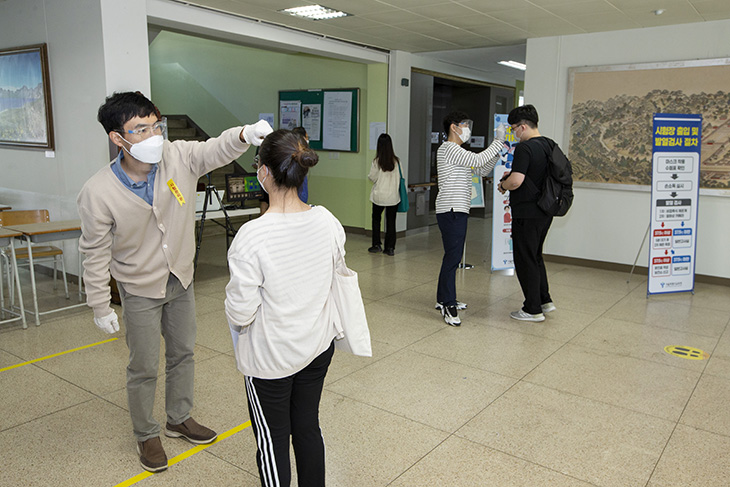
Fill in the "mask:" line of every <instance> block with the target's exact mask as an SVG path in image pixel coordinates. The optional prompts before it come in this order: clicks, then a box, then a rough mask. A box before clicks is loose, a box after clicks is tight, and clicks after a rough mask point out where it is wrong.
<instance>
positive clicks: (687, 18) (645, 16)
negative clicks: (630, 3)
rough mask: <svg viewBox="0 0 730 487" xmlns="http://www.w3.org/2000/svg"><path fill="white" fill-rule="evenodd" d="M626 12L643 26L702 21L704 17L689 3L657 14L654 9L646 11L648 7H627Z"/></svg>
mask: <svg viewBox="0 0 730 487" xmlns="http://www.w3.org/2000/svg"><path fill="white" fill-rule="evenodd" d="M624 12H625V13H626V15H628V16H629V17H630V18H631V19H632V20H634V21H635V22H636V23H637V24H639V25H641V26H642V27H655V26H659V25H674V24H686V23H690V22H701V21H702V17H701V16H700V15H699V14H698V13H697V12H696V11H695V9H694V8H692V7H691V6H689V5H682V6H675V7H674V8H672V9H668V10H667V11H666V12H664V13H663V14H661V15H656V14H654V12H652V11H646V9H626V10H624Z"/></svg>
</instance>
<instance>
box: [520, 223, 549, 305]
mask: <svg viewBox="0 0 730 487" xmlns="http://www.w3.org/2000/svg"><path fill="white" fill-rule="evenodd" d="M552 222H553V217H551V216H546V217H544V218H513V219H512V251H513V255H514V262H515V272H516V273H517V279H518V280H519V281H520V287H522V294H524V295H525V302H524V303H523V306H522V310H523V311H525V312H526V313H530V314H538V313H542V309H541V308H540V305H541V304H544V303H548V302H550V301H552V298H550V290H549V288H548V280H547V272H545V263H544V262H543V260H542V246H543V244H544V243H545V237H547V233H548V230H550V224H551V223H552Z"/></svg>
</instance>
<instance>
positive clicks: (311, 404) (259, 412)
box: [246, 342, 335, 487]
mask: <svg viewBox="0 0 730 487" xmlns="http://www.w3.org/2000/svg"><path fill="white" fill-rule="evenodd" d="M334 353H335V344H334V342H332V344H331V345H330V347H329V348H328V349H327V350H325V351H324V352H323V353H321V354H320V355H319V356H318V357H317V358H315V359H314V360H313V361H312V363H310V364H309V365H307V366H306V367H305V368H304V369H302V370H300V371H299V372H297V373H296V374H294V375H291V376H289V377H284V378H282V379H268V380H267V379H258V378H256V377H248V376H246V394H247V395H248V412H249V414H250V416H251V424H252V426H253V432H254V436H255V437H256V445H257V452H256V463H257V464H258V467H259V475H260V476H261V485H262V486H263V487H289V485H290V484H291V462H290V459H289V438H290V437H291V444H292V445H293V447H294V455H295V456H296V460H297V477H298V479H299V485H300V486H307V487H324V472H325V469H324V456H325V455H324V453H325V449H324V439H323V438H322V432H321V430H320V429H319V400H320V398H321V397H322V387H323V386H324V377H325V375H327V369H328V368H329V365H330V362H331V361H332V355H333V354H334Z"/></svg>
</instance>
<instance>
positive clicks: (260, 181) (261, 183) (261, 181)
mask: <svg viewBox="0 0 730 487" xmlns="http://www.w3.org/2000/svg"><path fill="white" fill-rule="evenodd" d="M260 170H261V168H259V169H258V171H256V180H257V181H258V182H259V186H261V189H263V190H264V193H266V194H268V193H269V192H268V191H266V188H264V181H266V178H268V177H269V175H268V174H267V175H266V176H264V179H263V180H262V179H261V178H259V171H260Z"/></svg>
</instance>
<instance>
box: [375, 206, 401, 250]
mask: <svg viewBox="0 0 730 487" xmlns="http://www.w3.org/2000/svg"><path fill="white" fill-rule="evenodd" d="M383 210H385V247H384V248H385V249H395V216H396V214H397V210H398V205H393V206H378V205H376V204H375V203H373V247H375V246H376V245H380V244H381V242H380V217H381V216H382V214H383Z"/></svg>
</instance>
